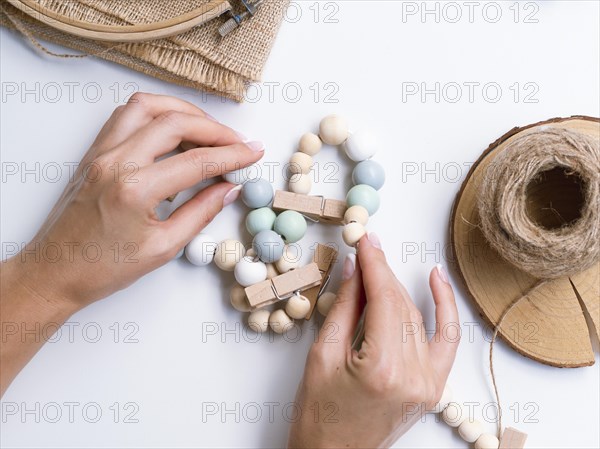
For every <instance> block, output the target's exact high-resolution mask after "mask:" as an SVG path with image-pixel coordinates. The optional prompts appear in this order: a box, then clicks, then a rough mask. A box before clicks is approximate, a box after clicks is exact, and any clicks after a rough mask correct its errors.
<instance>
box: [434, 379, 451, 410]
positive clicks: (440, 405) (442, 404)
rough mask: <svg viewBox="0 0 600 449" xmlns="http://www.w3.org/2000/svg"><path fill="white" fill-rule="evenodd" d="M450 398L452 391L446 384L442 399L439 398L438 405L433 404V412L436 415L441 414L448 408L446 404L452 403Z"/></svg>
mask: <svg viewBox="0 0 600 449" xmlns="http://www.w3.org/2000/svg"><path fill="white" fill-rule="evenodd" d="M452 396H453V394H452V389H451V388H450V385H448V384H446V386H445V387H444V392H443V393H442V397H441V398H440V400H439V401H438V403H437V404H435V407H434V409H433V411H434V412H436V413H441V412H443V411H444V409H445V408H446V407H448V404H450V402H452V399H453V398H452Z"/></svg>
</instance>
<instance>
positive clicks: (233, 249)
mask: <svg viewBox="0 0 600 449" xmlns="http://www.w3.org/2000/svg"><path fill="white" fill-rule="evenodd" d="M245 253H246V248H244V245H243V243H242V242H240V241H237V240H223V241H222V242H221V243H219V244H218V245H217V250H216V251H215V259H214V261H215V265H216V266H217V267H219V268H220V269H221V270H223V271H233V270H234V269H235V265H236V264H237V263H238V262H239V261H240V260H242V258H243V257H244V254H245Z"/></svg>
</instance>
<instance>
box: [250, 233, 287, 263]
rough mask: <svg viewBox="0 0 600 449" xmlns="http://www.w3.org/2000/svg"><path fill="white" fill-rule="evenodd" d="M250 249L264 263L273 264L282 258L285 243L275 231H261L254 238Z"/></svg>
mask: <svg viewBox="0 0 600 449" xmlns="http://www.w3.org/2000/svg"><path fill="white" fill-rule="evenodd" d="M252 248H254V251H256V254H257V255H258V257H260V260H262V261H263V262H264V263H273V262H277V261H278V260H279V259H281V256H283V250H284V248H285V243H284V242H283V239H282V238H281V236H280V235H279V234H277V233H276V232H275V231H261V232H259V233H258V234H256V235H255V236H254V240H252Z"/></svg>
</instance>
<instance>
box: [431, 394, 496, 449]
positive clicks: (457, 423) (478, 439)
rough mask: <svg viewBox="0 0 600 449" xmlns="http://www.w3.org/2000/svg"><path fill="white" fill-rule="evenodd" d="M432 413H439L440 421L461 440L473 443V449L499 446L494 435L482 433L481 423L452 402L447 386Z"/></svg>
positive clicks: (451, 395) (488, 448)
mask: <svg viewBox="0 0 600 449" xmlns="http://www.w3.org/2000/svg"><path fill="white" fill-rule="evenodd" d="M433 411H434V412H435V413H439V414H440V416H441V418H442V421H444V422H445V423H446V424H448V425H449V426H450V427H453V428H456V429H457V431H458V434H459V435H460V437H461V438H462V439H463V440H465V441H466V442H467V443H474V446H473V447H474V448H475V449H498V447H499V446H500V440H498V438H497V437H496V436H495V435H492V434H491V433H485V432H484V428H483V424H482V423H481V421H479V420H477V419H475V418H473V417H472V416H469V415H468V413H466V412H465V410H464V408H463V407H462V405H460V403H459V402H457V401H454V398H453V393H452V389H451V388H450V386H449V385H446V386H445V387H444V392H443V393H442V397H441V399H440V401H439V402H438V403H437V405H436V406H435V408H434V410H433Z"/></svg>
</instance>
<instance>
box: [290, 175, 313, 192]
mask: <svg viewBox="0 0 600 449" xmlns="http://www.w3.org/2000/svg"><path fill="white" fill-rule="evenodd" d="M289 187H290V192H294V193H300V194H301V195H308V194H309V193H310V189H311V188H312V179H310V175H304V174H302V173H296V174H294V175H292V176H291V177H290V181H289Z"/></svg>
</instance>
